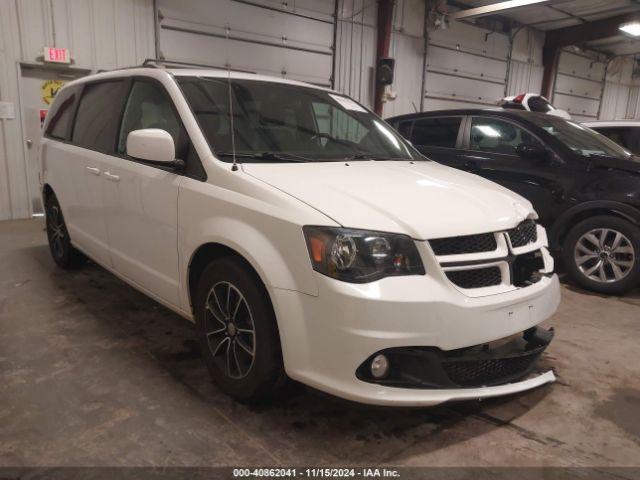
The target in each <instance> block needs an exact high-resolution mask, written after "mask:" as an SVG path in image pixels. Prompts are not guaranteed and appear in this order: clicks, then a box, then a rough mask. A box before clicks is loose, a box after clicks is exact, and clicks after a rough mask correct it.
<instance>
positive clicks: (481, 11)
mask: <svg viewBox="0 0 640 480" xmlns="http://www.w3.org/2000/svg"><path fill="white" fill-rule="evenodd" d="M550 1H551V0H508V1H506V2H497V3H492V4H491V5H484V6H483V7H475V8H467V9H465V10H460V11H458V12H454V13H452V14H451V18H455V19H461V18H473V17H482V16H485V15H494V14H496V13H502V12H504V11H505V10H511V9H513V8H520V7H526V6H528V5H534V4H536V3H548V2H550Z"/></svg>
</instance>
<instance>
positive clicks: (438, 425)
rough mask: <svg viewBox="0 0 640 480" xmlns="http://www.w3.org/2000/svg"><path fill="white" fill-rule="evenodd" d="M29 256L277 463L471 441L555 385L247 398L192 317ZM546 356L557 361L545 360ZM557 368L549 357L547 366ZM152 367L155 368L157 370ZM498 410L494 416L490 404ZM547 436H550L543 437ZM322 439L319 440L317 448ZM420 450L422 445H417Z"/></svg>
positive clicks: (505, 424) (391, 456)
mask: <svg viewBox="0 0 640 480" xmlns="http://www.w3.org/2000/svg"><path fill="white" fill-rule="evenodd" d="M29 250H32V251H31V252H30V255H33V256H34V257H36V258H35V259H36V261H37V262H38V263H39V264H40V266H42V267H45V268H46V270H47V271H49V272H50V274H49V281H50V282H51V283H52V285H55V286H57V288H59V289H60V290H61V291H64V293H65V295H66V296H67V297H68V298H69V300H70V301H72V302H75V303H77V304H78V305H81V306H82V308H83V309H84V311H83V313H84V314H87V315H89V318H91V319H92V321H96V322H97V323H98V326H99V327H100V329H104V328H107V329H108V330H107V331H109V330H112V331H113V334H114V335H115V336H117V337H118V338H126V339H131V340H132V341H131V342H130V343H129V345H130V346H129V347H128V348H130V349H131V350H132V353H133V354H134V355H139V356H140V358H141V359H142V358H144V359H145V361H147V362H148V361H149V359H148V356H149V355H151V357H152V358H153V361H154V362H155V363H157V364H158V365H159V366H160V367H161V368H162V369H163V370H165V371H166V372H168V373H169V374H170V375H171V376H172V377H173V378H174V379H175V380H176V382H179V383H180V384H182V385H183V386H185V387H186V388H187V389H188V391H189V392H190V393H191V394H192V395H194V396H196V397H197V398H198V400H199V401H201V402H205V403H208V404H211V406H212V415H214V410H216V411H218V412H219V413H221V414H222V415H224V416H225V417H226V418H227V419H231V421H233V422H234V423H236V424H237V425H238V426H239V427H240V428H242V429H244V430H245V431H247V432H248V433H249V435H252V436H255V438H257V439H259V441H261V442H263V443H265V445H266V448H268V449H269V450H270V451H271V452H272V454H273V456H274V457H275V458H277V459H278V460H279V461H281V462H283V463H285V464H287V463H289V464H290V463H296V462H297V463H299V460H298V459H300V458H306V459H308V458H314V457H317V461H318V462H325V464H330V463H332V462H333V463H335V462H343V463H370V464H374V463H380V462H390V463H397V464H399V463H401V461H402V459H403V458H405V457H408V456H410V455H411V452H412V451H414V450H415V449H418V450H419V453H420V454H425V453H429V452H432V451H436V450H439V449H443V448H446V447H447V446H448V445H451V444H455V443H459V442H465V441H467V440H469V439H470V438H472V437H479V436H481V435H484V434H486V433H488V432H489V431H492V430H495V429H497V428H512V429H513V430H514V431H515V432H516V433H518V434H520V435H529V436H530V437H532V438H534V440H535V437H536V434H535V433H533V432H526V433H525V434H523V432H522V431H521V430H522V428H520V427H515V426H514V425H512V423H511V422H512V421H514V420H516V419H517V418H519V417H520V416H521V415H524V414H525V413H527V412H528V411H529V410H530V409H532V408H534V407H535V406H536V405H537V404H538V403H539V402H541V401H543V400H544V398H545V397H546V396H547V395H548V394H549V392H550V391H551V390H552V389H553V388H554V386H545V387H542V388H539V389H536V390H533V391H530V392H525V393H523V394H518V395H512V396H509V397H503V398H499V399H491V400H487V401H484V402H482V403H479V402H461V403H455V404H447V405H444V406H438V407H432V408H420V409H417V408H411V409H409V408H403V409H397V408H382V407H371V406H365V405H360V404H355V403H352V402H348V401H343V400H340V399H337V398H334V397H331V396H328V395H325V394H322V393H320V392H317V391H315V390H313V389H310V388H307V387H304V386H302V385H300V384H297V383H295V382H291V383H290V384H289V385H287V386H286V387H285V388H284V389H282V390H281V391H280V392H279V394H278V395H277V396H276V398H274V399H273V400H272V401H270V402H269V403H266V404H263V405H257V406H255V405H254V406H247V405H243V404H240V403H238V402H236V401H234V400H232V399H230V398H228V397H227V396H226V395H224V394H222V393H221V392H220V391H218V390H217V388H216V387H215V386H214V385H213V384H212V382H211V380H210V378H209V375H208V372H207V370H206V367H205V365H204V363H203V362H202V358H201V353H200V350H199V347H198V344H197V342H196V341H195V340H194V333H193V325H192V324H191V323H190V322H189V321H187V320H185V319H183V318H181V317H180V316H178V315H176V314H174V313H173V312H171V311H169V310H168V309H166V308H164V307H162V306H161V305H159V304H157V303H156V302H154V301H153V300H151V299H149V298H148V297H146V296H145V295H143V294H142V293H139V292H138V291H136V290H135V289H133V288H132V287H130V286H128V285H126V284H125V283H124V282H122V281H120V280H119V279H118V278H116V277H115V276H113V275H112V274H110V273H109V272H107V271H106V270H104V269H102V268H101V267H99V266H97V265H95V264H93V263H89V264H88V265H86V266H85V267H84V268H83V269H81V270H78V271H75V272H65V271H62V270H60V269H58V268H55V267H53V266H51V265H50V264H51V263H52V261H51V260H50V257H49V252H48V250H47V248H46V246H42V247H30V248H29ZM542 360H543V362H544V363H548V362H549V359H546V358H543V359H542ZM547 366H549V365H547ZM150 374H153V372H150ZM489 409H490V410H491V414H489V413H487V410H489ZM539 441H540V442H542V443H545V440H544V439H539ZM319 446H321V448H320V449H319ZM414 453H415V452H414Z"/></svg>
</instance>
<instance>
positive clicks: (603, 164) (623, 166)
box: [588, 155, 640, 173]
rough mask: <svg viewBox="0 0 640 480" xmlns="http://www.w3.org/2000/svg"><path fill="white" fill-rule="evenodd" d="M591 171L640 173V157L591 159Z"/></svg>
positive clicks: (594, 157)
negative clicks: (611, 170) (604, 170)
mask: <svg viewBox="0 0 640 480" xmlns="http://www.w3.org/2000/svg"><path fill="white" fill-rule="evenodd" d="M588 165H589V167H588V168H589V170H593V169H606V170H609V169H613V170H619V171H623V172H630V173H640V157H637V156H635V155H634V156H632V157H630V158H628V159H625V158H615V157H598V156H593V157H590V158H589V163H588Z"/></svg>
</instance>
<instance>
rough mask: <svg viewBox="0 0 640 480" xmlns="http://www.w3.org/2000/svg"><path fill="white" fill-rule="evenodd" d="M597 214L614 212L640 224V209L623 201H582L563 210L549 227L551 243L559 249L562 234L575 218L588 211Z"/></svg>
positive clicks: (553, 247) (554, 247) (552, 246)
mask: <svg viewBox="0 0 640 480" xmlns="http://www.w3.org/2000/svg"><path fill="white" fill-rule="evenodd" d="M590 211H591V212H593V213H594V215H597V214H598V213H599V212H612V213H614V214H616V215H619V216H620V217H622V218H625V219H627V220H629V221H630V222H632V223H634V224H636V225H640V210H638V209H637V208H635V207H633V206H631V205H628V204H626V203H622V202H616V201H612V200H593V201H589V202H582V203H580V204H578V205H575V206H574V207H571V208H570V209H568V210H566V211H565V212H563V213H562V214H561V215H560V216H559V217H558V218H557V219H556V221H555V222H554V223H553V225H552V226H551V228H550V229H549V245H550V246H551V248H552V249H554V250H557V249H559V248H560V247H561V245H560V242H561V240H562V236H563V235H564V234H565V233H566V232H567V230H568V229H569V228H571V226H572V223H573V220H574V219H575V218H576V217H578V216H582V215H584V214H585V213H587V212H590Z"/></svg>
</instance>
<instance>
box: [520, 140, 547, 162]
mask: <svg viewBox="0 0 640 480" xmlns="http://www.w3.org/2000/svg"><path fill="white" fill-rule="evenodd" d="M516 153H517V154H518V156H520V157H522V158H528V159H531V160H546V159H547V158H549V151H548V150H547V149H546V148H545V147H543V146H542V145H537V144H533V143H521V144H520V145H518V146H517V147H516Z"/></svg>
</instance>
